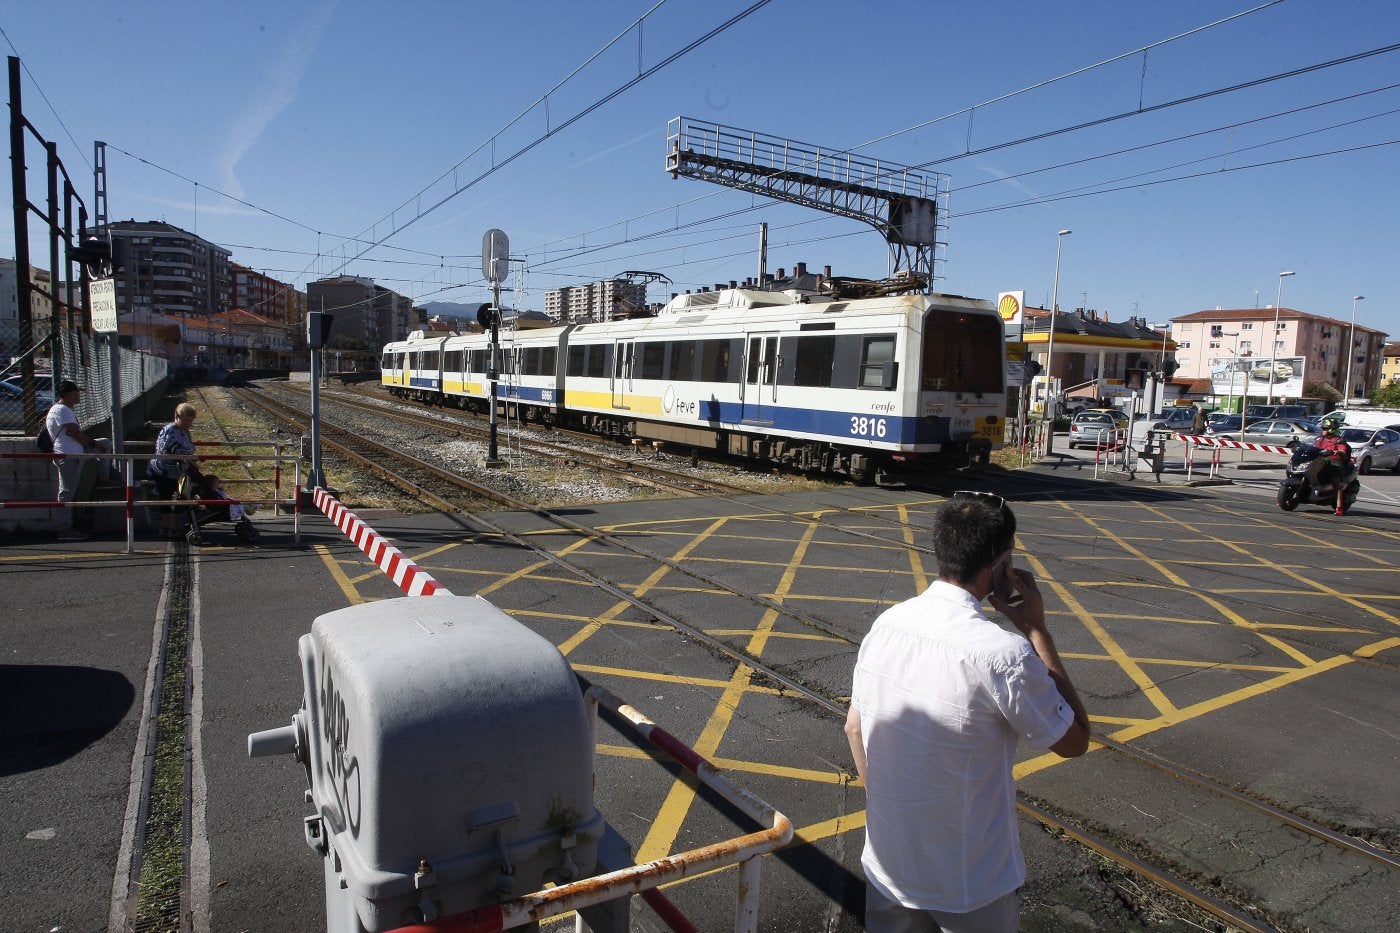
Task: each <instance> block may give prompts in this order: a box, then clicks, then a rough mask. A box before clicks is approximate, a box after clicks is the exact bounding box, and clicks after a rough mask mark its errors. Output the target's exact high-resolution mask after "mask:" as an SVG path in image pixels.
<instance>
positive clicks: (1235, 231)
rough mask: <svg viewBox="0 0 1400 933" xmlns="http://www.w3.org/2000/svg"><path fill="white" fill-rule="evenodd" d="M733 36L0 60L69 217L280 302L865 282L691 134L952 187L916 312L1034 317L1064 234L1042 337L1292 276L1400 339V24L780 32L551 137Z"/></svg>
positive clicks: (266, 12) (39, 31) (669, 29)
mask: <svg viewBox="0 0 1400 933" xmlns="http://www.w3.org/2000/svg"><path fill="white" fill-rule="evenodd" d="M752 5H753V0H666V2H662V3H660V4H658V3H656V2H655V0H635V2H634V0H596V2H588V3H584V2H577V3H573V2H571V3H564V2H553V3H545V2H533V0H519V2H513V3H499V2H492V3H485V2H447V0H402V2H395V3H383V2H362V0H339V2H335V0H293V2H285V0H284V2H280V3H266V2H260V0H244V2H240V3H236V4H235V3H210V2H185V3H166V2H159V0H142V2H137V3H131V4H120V5H117V4H111V3H105V2H104V3H98V2H86V0H64V2H54V0H43V2H40V0H14V2H11V3H9V4H7V5H6V8H5V12H4V13H3V14H0V27H2V28H3V29H4V33H5V38H6V39H8V48H7V50H6V51H7V54H11V55H14V54H17V55H18V56H19V57H20V59H21V60H22V62H23V64H24V66H25V69H26V72H25V74H24V81H23V93H24V103H25V110H26V113H27V115H28V116H29V118H30V119H31V120H32V121H33V122H34V123H35V124H36V125H37V126H38V128H39V130H40V132H41V133H43V134H44V135H45V136H47V137H48V138H50V139H52V140H54V141H56V142H57V143H58V147H59V154H60V157H61V158H62V159H63V161H64V163H65V165H66V166H67V168H68V170H69V172H70V174H71V175H72V176H73V177H74V178H75V180H76V181H77V182H78V184H79V187H80V193H81V194H82V195H83V197H84V198H85V199H86V200H87V201H88V203H89V206H91V204H92V193H91V192H92V188H91V183H90V181H89V180H88V179H89V178H90V165H91V161H92V158H93V155H92V144H93V141H94V140H99V139H100V140H104V141H105V142H107V143H108V145H109V147H111V148H109V149H108V155H107V169H108V200H109V206H110V214H111V217H112V218H113V219H118V220H119V219H127V218H135V219H138V220H152V219H162V220H165V221H167V222H169V223H172V224H176V225H178V226H180V227H183V228H185V229H188V230H193V231H195V232H197V233H198V234H199V235H200V236H202V237H205V238H206V239H210V240H213V241H215V242H217V243H221V244H223V245H225V246H228V247H229V248H230V249H232V250H233V253H234V259H235V260H236V261H238V262H241V263H244V264H245V265H249V266H252V267H253V268H256V269H262V270H266V271H268V272H269V274H272V275H275V276H278V277H279V278H282V279H284V280H287V281H293V282H296V283H297V284H299V285H304V284H305V282H306V281H308V280H310V279H313V278H317V277H319V276H321V275H325V274H330V273H333V272H348V273H353V274H359V275H369V276H373V277H374V278H375V279H376V280H378V281H380V282H381V283H382V284H384V285H385V286H387V287H389V288H393V289H395V290H397V291H400V292H403V293H404V294H407V295H410V296H413V297H414V298H415V299H418V300H421V301H428V300H448V301H479V300H483V299H485V298H486V297H488V290H487V288H486V287H485V285H484V283H483V282H482V280H481V274H480V261H479V255H478V254H479V252H480V248H481V237H482V234H483V233H484V232H485V231H486V230H487V229H489V228H492V227H499V228H501V229H503V230H505V231H506V232H507V234H509V236H510V240H511V248H512V249H511V252H512V255H513V256H515V257H519V258H520V259H521V260H523V269H524V273H523V278H522V279H521V280H519V281H521V282H523V291H522V293H521V298H520V304H521V306H523V307H525V308H536V309H538V308H540V307H542V306H543V292H544V291H545V290H546V289H549V288H554V287H558V286H561V285H568V284H573V283H577V282H583V281H589V280H592V279H594V278H600V277H604V276H610V275H614V274H616V273H619V272H622V271H624V270H636V269H640V270H653V271H657V272H661V273H664V274H666V275H668V276H669V277H671V278H672V279H673V280H674V282H675V286H674V288H675V289H676V290H682V289H687V288H697V287H701V286H706V285H711V284H713V283H716V282H722V281H727V280H729V279H743V278H745V277H747V276H750V275H753V274H754V272H755V271H756V270H757V266H758V259H757V244H758V225H759V223H760V222H767V223H768V225H769V257H768V268H769V270H770V271H771V270H774V269H776V268H778V267H785V268H789V269H790V268H791V267H792V266H793V265H794V264H795V263H797V262H806V263H807V264H808V266H809V267H811V268H814V269H817V268H820V267H821V266H824V265H831V266H832V267H833V271H834V272H835V273H836V274H838V275H863V276H870V277H879V276H882V275H884V274H885V272H886V250H885V246H884V243H883V241H882V240H881V238H880V237H879V236H878V234H876V233H875V232H874V231H873V230H870V229H869V228H868V227H865V226H864V225H862V224H860V223H859V222H856V221H851V220H845V219H841V218H837V217H832V216H828V215H824V214H819V213H816V212H814V211H811V210H807V209H803V208H799V207H795V206H790V205H777V204H769V203H765V202H764V201H763V200H762V199H759V198H756V197H754V196H752V195H749V194H745V193H743V192H738V191H729V190H727V189H723V188H719V187H716V186H713V185H710V184H707V183H704V182H698V181H693V180H687V179H680V180H673V179H671V178H670V176H669V175H667V174H666V172H665V171H664V157H665V133H666V126H667V121H668V120H669V119H670V118H672V117H674V116H677V115H682V114H683V115H685V116H687V117H692V118H696V119H701V120H711V121H715V122H718V123H723V124H726V125H729V126H733V127H739V128H743V129H747V130H754V131H757V132H761V133H765V134H769V135H773V136H782V137H788V138H792V139H795V140H799V141H802V142H807V143H813V144H819V145H821V146H823V147H827V148H835V149H840V148H849V147H857V146H862V145H863V144H867V143H869V145H867V146H865V147H864V148H862V149H861V150H860V151H861V152H862V153H863V154H864V155H867V156H870V157H879V158H880V159H882V160H888V161H891V162H900V163H905V164H910V165H919V166H927V167H928V168H930V169H931V170H936V171H942V172H946V173H948V175H949V176H950V177H951V188H952V197H951V207H952V212H951V216H950V218H949V227H948V231H947V244H948V246H947V250H946V263H944V264H943V265H942V267H941V271H942V273H943V275H944V278H943V279H942V281H941V282H940V283H939V287H940V290H944V291H948V292H952V293H955V294H963V295H972V296H978V297H989V298H994V297H995V295H996V293H997V292H1000V291H1006V290H1013V289H1024V290H1025V291H1026V294H1027V299H1028V301H1030V302H1031V303H1033V304H1041V303H1045V302H1048V300H1049V298H1050V292H1051V287H1052V282H1053V278H1054V272H1055V247H1056V239H1057V237H1056V232H1057V231H1059V230H1061V229H1066V228H1068V229H1071V230H1073V231H1074V232H1073V233H1072V234H1071V235H1070V236H1068V237H1066V238H1065V240H1064V244H1063V245H1064V250H1063V257H1062V264H1061V278H1060V292H1059V296H1060V306H1061V307H1062V308H1073V307H1078V306H1081V305H1087V306H1088V307H1092V308H1096V309H1099V310H1102V311H1106V312H1107V313H1108V314H1109V315H1110V316H1111V317H1112V318H1113V319H1115V320H1121V319H1123V318H1125V317H1127V316H1128V315H1132V314H1138V315H1141V316H1143V317H1145V318H1147V319H1148V320H1149V321H1153V322H1156V321H1164V320H1167V319H1168V318H1169V317H1171V316H1173V315H1179V314H1187V313H1190V312H1193V311H1199V310H1202V309H1206V308H1213V307H1216V306H1224V307H1227V308H1249V307H1254V306H1256V305H1257V306H1259V307H1263V306H1264V305H1268V304H1272V303H1273V301H1274V298H1275V294H1276V289H1277V287H1278V283H1279V278H1278V273H1279V272H1280V271H1283V270H1291V271H1294V272H1296V275H1294V276H1293V277H1291V278H1288V279H1286V280H1285V281H1284V285H1283V305H1284V306H1285V307H1290V308H1298V309H1301V310H1304V311H1309V312H1314V313H1319V314H1327V315H1331V316H1334V317H1338V318H1341V319H1343V320H1346V319H1349V317H1350V315H1351V308H1352V300H1351V299H1352V296H1354V295H1365V296H1366V298H1365V300H1364V301H1362V302H1360V304H1359V306H1358V310H1357V320H1358V323H1360V324H1362V325H1365V326H1370V327H1375V328H1378V329H1381V330H1385V331H1388V332H1389V333H1390V334H1391V335H1392V339H1400V298H1398V297H1397V295H1398V293H1397V288H1396V283H1395V279H1396V272H1397V269H1400V184H1398V183H1397V178H1396V175H1397V171H1396V166H1397V165H1400V145H1397V144H1396V143H1397V141H1400V87H1396V88H1392V87H1390V86H1391V85H1400V50H1397V51H1389V52H1382V53H1380V54H1373V55H1369V56H1366V55H1364V53H1369V52H1373V51H1375V50H1377V49H1383V48H1385V47H1387V46H1390V45H1395V44H1397V43H1400V3H1396V2H1395V0H1348V2H1344V3H1336V2H1325V0H1283V2H1279V3H1273V4H1267V3H1261V2H1247V0H1246V2H1225V0H1218V2H1217V0H1180V2H1143V0H1116V2H1100V0H1079V2H1072V3H1057V4H1047V3H1032V2H1021V0H1014V2H1003V3H990V2H973V0H960V2H912V0H911V2H901V0H892V2H886V3H859V4H857V3H839V2H828V0H812V2H800V0H771V2H768V3H766V4H763V5H762V6H760V7H759V8H758V9H756V10H755V11H753V12H751V13H750V14H749V15H747V16H744V17H743V18H741V19H739V20H738V21H737V22H736V23H734V24H733V25H731V26H730V27H729V28H727V29H725V30H723V31H722V32H720V33H719V34H718V35H716V36H714V37H713V38H711V39H709V40H708V41H706V42H704V43H703V44H701V45H699V46H698V47H696V48H695V49H693V50H692V51H690V52H688V53H686V54H684V55H683V56H681V57H679V58H678V59H676V60H675V61H674V62H671V63H670V64H669V65H666V66H665V67H663V68H660V69H659V70H657V71H656V72H655V73H654V74H651V75H649V76H647V77H646V78H645V79H644V80H641V81H640V82H638V83H637V84H636V85H635V86H632V87H630V88H627V89H625V90H622V92H621V93H619V94H618V95H617V96H616V97H615V98H613V99H611V100H609V101H607V102H606V103H602V104H601V105H600V106H596V109H594V110H592V112H590V113H588V114H587V115H586V116H583V117H581V118H579V119H578V120H577V122H575V123H573V124H572V125H569V126H568V127H567V128H564V129H559V127H560V126H561V125H562V124H564V123H566V122H567V121H568V120H569V119H570V118H572V117H574V116H576V115H578V114H580V113H582V112H583V111H585V110H587V109H588V108H590V107H594V106H595V105H597V104H598V103H599V102H600V101H601V100H603V99H604V98H606V97H608V96H609V95H610V94H612V93H613V92H615V91H617V90H619V89H620V88H623V87H624V86H625V85H626V84H627V82H629V81H632V80H633V79H635V78H636V77H637V76H638V74H639V73H640V72H642V71H645V70H647V69H650V68H652V67H653V66H656V65H658V64H659V63H661V62H663V61H664V60H665V59H666V58H667V57H668V56H670V55H672V54H674V53H676V52H678V51H680V50H682V49H684V48H685V47H686V46H687V45H689V44H691V43H692V42H695V41H696V40H698V39H700V38H701V37H702V36H704V35H705V34H706V33H707V32H709V31H710V30H712V29H715V28H716V27H719V26H721V25H722V24H723V23H725V22H726V21H728V20H730V19H731V18H732V17H735V16H737V15H738V14H741V13H742V12H743V11H745V10H747V9H748V8H749V7H751V6H752ZM1261 5H1262V6H1263V8H1262V9H1257V10H1255V8H1256V7H1259V6H1261ZM649 10H650V11H651V12H650V13H649V14H648V11H649ZM1250 10H1255V11H1254V12H1247V11H1250ZM643 14H647V17H646V20H645V24H644V26H643V28H642V29H641V30H640V34H641V39H640V41H639V39H638V32H639V30H637V29H635V28H634V29H631V30H630V31H629V26H631V24H632V23H633V22H634V21H636V20H637V19H638V18H639V17H642V16H643ZM1238 14H1247V15H1238ZM1229 17H1237V18H1234V19H1232V20H1230V21H1229V22H1225V23H1223V24H1220V25H1216V26H1213V27H1211V28H1207V29H1201V27H1205V26H1208V25H1210V24H1212V23H1215V22H1217V21H1219V20H1225V19H1227V18H1229ZM1192 30H1200V31H1198V32H1195V33H1193V34H1192V35H1189V36H1186V37H1184V38H1180V39H1176V40H1175V41H1171V42H1165V40H1168V39H1172V38H1173V37H1175V36H1179V35H1181V34H1183V33H1188V32H1191V31H1192ZM619 36H621V38H620V39H618V37H619ZM614 39H618V41H617V42H616V43H615V44H614V45H612V46H610V47H607V48H605V47H606V46H608V43H609V42H611V41H612V40H614ZM1159 43H1161V44H1159ZM1145 46H1152V48H1150V49H1149V50H1148V51H1147V52H1146V53H1145V54H1144V53H1138V54H1126V53H1133V52H1134V51H1135V50H1138V49H1142V48H1143V47H1145ZM595 54H596V57H595ZM1125 54H1126V57H1124V58H1121V59H1119V60H1117V61H1110V60H1113V59H1117V58H1118V57H1119V56H1124V55H1125ZM1351 56H1362V57H1359V58H1357V59H1356V60H1354V61H1351V62H1348V63H1344V64H1338V65H1334V66H1331V67H1316V66H1319V65H1323V64H1324V63H1327V62H1330V61H1333V60H1336V59H1343V58H1347V57H1351ZM1101 62H1109V63H1108V64H1103V65H1101V66H1099V67H1095V68H1090V66H1094V65H1096V64H1098V63H1101ZM1086 69H1087V70H1086ZM1298 70H1304V73H1302V74H1299V75H1297V76H1294V77H1288V78H1283V79H1280V80H1274V81H1263V80H1262V79H1267V78H1270V77H1272V76H1275V75H1280V74H1284V73H1286V72H1291V71H1298ZM1065 75H1069V77H1064V78H1062V79H1061V80H1055V81H1052V80H1051V79H1056V78H1060V76H1065ZM566 79H567V80H566ZM561 82H562V84H561ZM1042 82H1049V83H1046V84H1043V85H1042ZM1258 82H1262V83H1258ZM1246 84H1248V85H1250V86H1249V87H1245V88H1241V89H1239V90H1235V91H1230V92H1225V93H1219V92H1221V91H1223V90H1224V89H1227V88H1232V87H1235V86H1237V85H1246ZM1036 85H1042V86H1039V87H1035V86H1036ZM1031 87H1034V90H1028V91H1024V92H1022V93H1015V92H1018V91H1022V89H1025V88H1031ZM551 89H555V90H553V91H552V93H551ZM546 94H548V103H547V105H543V104H539V102H540V101H541V99H542V98H543V97H544V96H545V95H546ZM1008 95H1009V96H1008ZM532 105H534V106H533V107H532ZM969 108H971V110H970V112H969ZM1139 111H1141V112H1139ZM949 115H955V116H949ZM1112 117H1119V118H1118V119H1108V118H1112ZM517 118H519V119H517ZM940 118H942V119H940ZM1081 124H1094V125H1092V126H1088V127H1085V128H1082V129H1079V130H1075V131H1069V132H1061V131H1063V130H1066V129H1067V128H1070V127H1074V126H1079V125H1081ZM551 131H552V132H551ZM547 134H548V135H547ZM1027 137H1038V138H1036V139H1034V140H1032V141H1028V142H1024V143H1021V144H1015V145H1013V144H1011V143H1013V142H1014V141H1016V140H1020V139H1025V138H1027ZM873 140H878V141H876V142H871V141H873ZM532 144H533V145H532ZM526 147H530V148H529V149H528V151H527V152H524V153H523V154H520V155H518V157H516V158H514V159H510V158H509V157H510V156H513V155H516V154H517V153H518V152H519V151H520V150H521V149H522V148H526ZM1125 150H1131V151H1125ZM473 153H475V154H474V155H473ZM493 154H494V158H495V161H496V162H497V163H503V162H505V163H508V164H504V165H501V166H500V167H498V168H496V169H495V170H494V171H492V170H491V168H490V166H491V161H492V158H493ZM29 161H30V164H31V166H37V165H40V164H41V162H40V157H39V154H37V153H33V152H31V153H30V155H29ZM4 175H5V179H4V182H3V184H4V186H5V194H6V196H7V201H8V194H9V191H8V188H9V173H8V172H6V173H4ZM1182 176H1195V177H1190V178H1185V179H1183V180H1176V181H1168V180H1166V179H1173V178H1181V177H1182ZM30 179H31V182H30V183H31V185H32V186H33V185H39V186H40V187H39V188H38V189H37V190H39V192H40V194H42V173H38V172H36V171H35V170H33V169H32V170H31V176H30ZM471 179H479V180H476V181H474V182H473V183H470V184H469V183H468V182H469V180H471ZM1109 188H1113V189H1119V190H1112V191H1104V190H1103V189H1109ZM458 189H463V190H461V191H460V193H456V194H455V195H454V192H456V191H458ZM225 195H232V196H234V197H236V198H238V199H241V201H244V202H247V204H242V203H239V202H238V201H235V200H231V199H230V198H229V197H225ZM449 195H453V196H451V197H448V196H449ZM444 199H445V201H444V203H442V204H441V205H440V206H438V207H436V208H435V209H434V210H431V211H427V212H425V209H426V208H427V207H429V206H430V205H432V204H434V203H437V202H438V201H443V200H444ZM248 205H253V207H250V206H248ZM4 226H5V229H4V230H3V231H0V254H3V255H7V256H11V255H13V250H14V235H13V231H12V229H11V227H10V225H9V224H6V225H4ZM395 231H397V232H395ZM355 237H359V238H361V240H380V239H383V240H384V241H385V242H384V243H383V244H382V245H381V246H378V247H375V248H372V249H371V248H367V246H365V245H356V242H355V241H354V240H353V239H352V238H355ZM361 254H363V255H361ZM512 284H514V283H512ZM652 297H653V298H658V299H659V298H662V297H664V295H663V294H659V293H658V292H656V291H654V292H653V296H652Z"/></svg>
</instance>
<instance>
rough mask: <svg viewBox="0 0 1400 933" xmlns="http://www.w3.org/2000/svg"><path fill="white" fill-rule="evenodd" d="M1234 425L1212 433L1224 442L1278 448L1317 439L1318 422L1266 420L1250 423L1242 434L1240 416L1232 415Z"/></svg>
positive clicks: (1282, 419)
mask: <svg viewBox="0 0 1400 933" xmlns="http://www.w3.org/2000/svg"><path fill="white" fill-rule="evenodd" d="M1231 418H1232V419H1233V423H1232V425H1231V426H1230V427H1229V428H1226V429H1225V430H1223V431H1219V430H1216V431H1211V432H1210V433H1211V435H1212V436H1213V437H1218V438H1221V439H1222V440H1230V441H1244V442H1245V443H1248V444H1273V445H1274V446H1276V447H1297V446H1298V444H1300V443H1302V442H1304V441H1311V440H1312V439H1313V438H1315V437H1317V431H1318V427H1317V422H1316V421H1306V420H1303V419H1300V418H1265V419H1264V420H1262V421H1249V422H1248V423H1247V424H1246V425H1245V430H1244V433H1243V434H1241V433H1240V416H1239V415H1232V416H1231Z"/></svg>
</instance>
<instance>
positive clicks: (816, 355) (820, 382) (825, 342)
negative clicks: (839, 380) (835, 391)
mask: <svg viewBox="0 0 1400 933" xmlns="http://www.w3.org/2000/svg"><path fill="white" fill-rule="evenodd" d="M792 343H793V344H794V345H795V346H794V347H793V350H792V352H794V354H795V357H796V358H795V360H794V367H793V373H792V384H793V385H798V386H814V387H820V388H829V387H830V386H831V373H832V367H833V365H834V363H835V361H836V335H835V334H823V335H821V336H820V337H818V336H815V335H813V336H806V335H804V336H801V337H798V338H797V339H796V340H794V341H792ZM784 344H785V346H784V348H783V349H784V352H788V348H787V346H786V344H787V341H784Z"/></svg>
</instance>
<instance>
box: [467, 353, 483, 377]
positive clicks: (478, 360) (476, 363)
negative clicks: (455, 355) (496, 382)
mask: <svg viewBox="0 0 1400 933" xmlns="http://www.w3.org/2000/svg"><path fill="white" fill-rule="evenodd" d="M469 371H470V372H474V373H484V372H486V351H485V350H472V351H471V369H470V370H469Z"/></svg>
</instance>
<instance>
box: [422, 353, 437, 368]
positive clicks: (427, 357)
mask: <svg viewBox="0 0 1400 933" xmlns="http://www.w3.org/2000/svg"><path fill="white" fill-rule="evenodd" d="M422 367H423V368H424V369H437V368H438V353H437V351H436V350H430V351H428V352H427V353H424V354H423V362H422Z"/></svg>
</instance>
